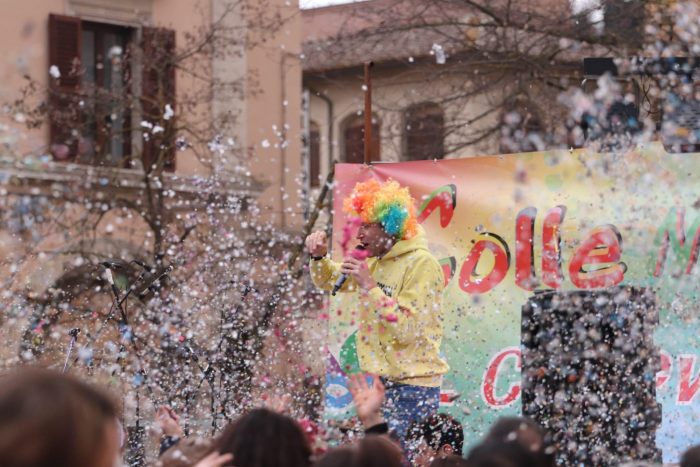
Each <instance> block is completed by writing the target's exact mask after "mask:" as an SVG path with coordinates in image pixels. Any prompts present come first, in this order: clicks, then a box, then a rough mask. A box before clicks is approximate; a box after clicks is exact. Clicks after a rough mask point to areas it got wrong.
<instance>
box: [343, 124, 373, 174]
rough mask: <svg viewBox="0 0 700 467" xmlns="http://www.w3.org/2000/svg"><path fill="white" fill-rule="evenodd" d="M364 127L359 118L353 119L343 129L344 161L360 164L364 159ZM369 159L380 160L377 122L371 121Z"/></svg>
mask: <svg viewBox="0 0 700 467" xmlns="http://www.w3.org/2000/svg"><path fill="white" fill-rule="evenodd" d="M364 138H365V128H364V122H363V120H362V119H361V118H359V119H357V120H354V121H353V122H352V123H351V124H350V125H349V126H348V127H347V128H346V129H345V162H350V163H354V164H362V163H363V162H364V161H365V156H364V154H365V146H364V145H365V143H364ZM371 151H372V154H371V160H372V161H379V160H381V154H380V145H379V124H378V123H372V147H371Z"/></svg>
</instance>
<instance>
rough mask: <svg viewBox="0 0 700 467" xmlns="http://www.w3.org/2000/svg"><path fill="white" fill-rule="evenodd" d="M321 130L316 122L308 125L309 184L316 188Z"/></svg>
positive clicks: (318, 184)
mask: <svg viewBox="0 0 700 467" xmlns="http://www.w3.org/2000/svg"><path fill="white" fill-rule="evenodd" d="M320 176H321V130H320V128H319V127H318V124H317V123H315V122H311V124H310V125H309V185H310V186H311V188H318V187H319V186H320V184H321V182H320V180H319V177H320Z"/></svg>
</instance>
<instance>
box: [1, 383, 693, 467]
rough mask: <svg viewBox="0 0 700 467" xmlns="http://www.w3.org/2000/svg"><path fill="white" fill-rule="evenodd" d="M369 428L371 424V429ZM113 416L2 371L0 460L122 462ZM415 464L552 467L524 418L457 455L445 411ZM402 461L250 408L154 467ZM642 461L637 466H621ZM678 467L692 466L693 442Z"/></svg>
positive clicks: (455, 434)
mask: <svg viewBox="0 0 700 467" xmlns="http://www.w3.org/2000/svg"><path fill="white" fill-rule="evenodd" d="M375 428H376V427H375ZM122 439H123V433H122V432H120V424H119V422H118V413H117V409H116V406H115V405H114V403H113V401H112V399H111V398H110V397H109V396H107V395H106V394H105V393H103V392H102V391H100V390H98V389H95V388H93V387H91V386H90V385H88V384H86V383H83V382H81V381H79V380H77V379H75V378H73V377H71V376H67V375H63V374H58V373H54V372H50V371H45V370H38V369H30V370H22V371H19V372H16V373H8V374H5V375H3V376H0V460H1V464H2V466H3V467H45V466H49V465H50V466H52V467H74V466H91V467H114V466H116V465H120V463H119V458H120V455H121V452H120V445H121V444H122V441H121V440H122ZM405 445H406V447H407V452H408V453H410V454H409V455H410V457H411V459H410V461H411V464H412V465H414V466H417V467H424V466H425V467H427V466H430V467H553V466H554V452H553V450H552V447H550V446H548V445H547V435H546V433H545V432H544V431H543V430H542V429H541V428H540V426H538V425H537V424H536V423H534V422H533V421H532V420H529V419H527V418H522V417H504V418H501V419H500V420H498V421H497V422H496V423H495V424H494V425H493V426H492V427H491V429H490V430H489V432H488V433H487V434H486V436H485V437H484V439H483V440H482V442H481V443H479V444H477V445H476V446H474V447H473V448H472V449H471V450H470V451H469V453H468V455H467V456H466V458H464V457H462V456H461V453H462V450H463V447H464V446H463V445H464V432H463V429H462V426H461V424H460V423H459V422H458V421H457V420H455V419H454V418H452V417H451V416H449V415H446V414H433V415H430V416H428V417H427V418H425V419H423V420H419V421H416V422H414V423H413V424H412V425H411V427H410V428H409V430H408V434H407V438H406V439H405ZM312 464H313V466H314V467H405V466H406V465H409V464H408V462H407V459H406V454H405V452H404V450H403V449H402V447H401V444H400V443H399V442H397V441H395V440H394V439H393V438H392V437H391V436H390V435H389V434H375V431H373V430H370V429H367V434H366V435H365V436H364V437H361V438H359V439H357V440H356V441H354V442H352V443H349V444H346V445H343V446H341V447H337V448H334V449H331V450H330V451H328V452H326V453H325V454H324V455H322V456H321V457H320V458H318V459H315V460H314V459H313V458H312V450H311V447H310V444H309V439H308V436H307V434H306V433H305V431H304V429H303V428H302V426H301V425H300V424H299V423H298V422H297V421H296V420H294V419H292V418H291V417H289V416H287V415H284V414H282V413H278V412H276V411H274V410H269V409H264V408H261V409H254V410H251V411H249V412H247V413H245V414H243V415H241V416H240V417H238V418H237V419H236V420H234V421H233V422H231V423H230V424H229V425H228V426H227V427H226V428H225V429H224V430H223V432H222V433H221V434H220V435H219V436H218V437H217V438H215V439H213V440H207V439H199V438H189V439H182V440H180V441H179V442H178V443H177V444H176V445H175V446H173V447H171V448H170V449H168V450H167V451H165V452H164V453H163V455H162V456H161V458H160V459H159V461H158V463H157V464H156V465H157V466H158V467H224V466H233V465H236V466H246V467H310V466H311V465H312ZM628 465H635V466H637V465H645V464H628ZM680 467H700V446H695V447H693V448H690V449H689V450H687V451H686V452H685V454H684V455H683V456H682V459H681V463H680Z"/></svg>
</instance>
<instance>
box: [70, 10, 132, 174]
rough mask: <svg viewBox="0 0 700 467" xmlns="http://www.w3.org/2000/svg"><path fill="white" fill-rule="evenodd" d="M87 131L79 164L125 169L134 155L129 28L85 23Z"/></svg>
mask: <svg viewBox="0 0 700 467" xmlns="http://www.w3.org/2000/svg"><path fill="white" fill-rule="evenodd" d="M81 25H82V28H81V49H82V50H81V52H82V53H81V61H80V64H81V68H82V76H81V78H82V80H81V94H82V96H83V100H82V105H81V108H82V110H83V122H82V123H83V125H82V126H83V131H82V132H81V139H80V141H79V143H78V151H77V155H76V156H77V162H84V163H93V164H96V165H106V166H123V165H125V161H124V159H125V157H126V156H127V155H128V154H130V153H131V144H130V143H131V124H130V123H131V119H130V116H131V112H130V111H129V107H130V106H129V104H130V102H129V100H128V96H129V95H130V94H131V92H130V91H129V89H128V76H127V74H126V70H127V66H126V65H127V63H128V58H127V45H128V43H129V41H130V39H131V34H132V31H131V29H129V28H123V27H118V26H111V25H107V24H100V23H88V22H82V24H81Z"/></svg>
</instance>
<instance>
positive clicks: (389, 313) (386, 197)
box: [306, 180, 449, 440]
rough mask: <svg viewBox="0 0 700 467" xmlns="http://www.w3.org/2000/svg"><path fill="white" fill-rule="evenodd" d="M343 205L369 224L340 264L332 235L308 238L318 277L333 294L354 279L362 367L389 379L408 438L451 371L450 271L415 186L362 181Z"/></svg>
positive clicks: (396, 424) (398, 421)
mask: <svg viewBox="0 0 700 467" xmlns="http://www.w3.org/2000/svg"><path fill="white" fill-rule="evenodd" d="M343 207H344V210H345V212H346V213H347V214H349V215H350V216H353V217H357V218H359V219H360V221H361V225H360V228H359V230H358V233H357V241H358V242H359V243H358V249H356V250H355V251H354V252H353V253H352V254H349V255H348V256H346V257H345V259H344V260H343V262H342V263H337V262H334V261H332V260H331V259H329V258H328V257H327V254H328V247H327V239H326V235H325V233H324V232H314V233H312V234H311V235H309V236H308V237H307V238H306V246H307V249H308V251H309V253H310V255H311V262H310V272H311V279H312V280H313V282H314V284H315V285H316V286H317V287H319V288H321V289H325V290H331V289H332V288H333V286H334V284H335V283H336V281H337V279H338V277H339V276H340V274H346V275H347V276H348V280H346V282H345V283H344V284H343V286H342V288H341V289H340V291H341V292H349V293H358V294H359V308H360V309H359V320H358V334H357V353H358V358H359V362H360V368H361V369H362V370H363V371H365V372H368V373H372V374H375V375H378V376H379V377H381V380H382V382H383V383H384V385H385V386H386V403H385V407H384V417H385V419H386V420H387V423H388V425H389V428H390V429H391V430H392V431H393V432H394V433H395V434H396V435H397V436H398V437H399V438H400V439H402V440H403V439H404V437H405V434H406V430H407V429H408V426H409V425H410V423H411V422H412V421H413V420H418V419H422V418H424V417H426V416H428V415H430V414H431V413H434V412H436V411H437V409H438V406H439V400H440V385H441V383H442V376H443V375H444V374H445V373H447V370H448V369H449V367H448V365H447V363H446V362H445V360H444V359H443V358H442V357H441V356H440V343H441V340H442V333H443V331H442V319H443V317H442V292H443V287H444V278H443V273H442V268H441V267H440V264H439V263H438V261H437V260H436V259H435V257H434V256H433V255H432V253H430V251H429V250H428V246H427V240H426V236H425V231H424V230H423V228H422V227H421V226H420V225H418V222H417V220H416V212H415V201H414V200H413V198H412V197H411V195H410V193H409V190H408V188H406V187H402V186H400V185H399V184H398V183H397V182H396V181H394V180H388V181H386V182H384V183H379V182H378V181H376V180H369V181H367V182H361V183H358V184H357V185H356V186H355V188H354V190H353V192H352V194H351V195H350V196H349V197H348V198H347V199H345V200H344V205H343ZM361 250H362V251H361ZM358 253H360V254H358ZM362 256H365V257H366V258H363V257H362Z"/></svg>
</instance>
